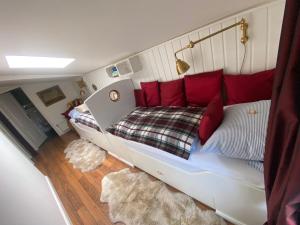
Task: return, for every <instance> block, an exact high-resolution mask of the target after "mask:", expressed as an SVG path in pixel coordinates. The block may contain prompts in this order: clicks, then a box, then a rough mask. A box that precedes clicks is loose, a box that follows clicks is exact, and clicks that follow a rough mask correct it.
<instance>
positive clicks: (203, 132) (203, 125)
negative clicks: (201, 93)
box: [199, 95, 224, 145]
mask: <svg viewBox="0 0 300 225" xmlns="http://www.w3.org/2000/svg"><path fill="white" fill-rule="evenodd" d="M223 115H224V111H223V100H222V97H221V95H217V96H216V97H215V98H214V99H213V100H212V101H211V102H210V103H209V105H208V106H207V109H206V111H205V113H204V115H203V117H202V119H201V121H200V126H199V139H200V142H201V144H202V145H204V144H205V142H206V141H207V140H208V139H209V137H210V136H211V135H212V134H213V133H214V131H215V130H216V129H217V128H218V126H219V125H220V124H221V123H222V120H223Z"/></svg>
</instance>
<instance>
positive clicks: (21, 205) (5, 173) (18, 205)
mask: <svg viewBox="0 0 300 225" xmlns="http://www.w3.org/2000/svg"><path fill="white" fill-rule="evenodd" d="M0 155H1V157H0V183H1V185H0V224H1V225H71V222H70V220H69V217H68V215H67V214H66V212H65V210H64V207H63V206H62V204H61V202H60V200H59V198H58V196H57V194H56V192H55V191H54V189H52V186H51V183H50V182H49V180H48V178H47V177H45V176H44V175H43V174H42V173H41V172H40V171H39V170H38V169H37V168H36V167H35V166H34V165H33V164H32V163H31V162H30V161H29V160H28V159H27V158H26V157H25V156H24V155H23V154H22V153H21V152H20V151H19V150H18V149H17V147H16V145H14V144H13V142H11V141H10V140H9V139H8V138H7V137H6V136H5V135H4V133H3V132H2V131H1V130H0Z"/></svg>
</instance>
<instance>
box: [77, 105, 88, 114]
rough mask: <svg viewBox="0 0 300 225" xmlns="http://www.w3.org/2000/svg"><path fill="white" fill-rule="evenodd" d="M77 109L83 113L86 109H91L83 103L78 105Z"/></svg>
mask: <svg viewBox="0 0 300 225" xmlns="http://www.w3.org/2000/svg"><path fill="white" fill-rule="evenodd" d="M75 109H76V110H77V111H78V112H81V113H84V112H86V111H89V108H88V107H87V105H86V104H84V103H83V104H81V105H79V106H76V107H75Z"/></svg>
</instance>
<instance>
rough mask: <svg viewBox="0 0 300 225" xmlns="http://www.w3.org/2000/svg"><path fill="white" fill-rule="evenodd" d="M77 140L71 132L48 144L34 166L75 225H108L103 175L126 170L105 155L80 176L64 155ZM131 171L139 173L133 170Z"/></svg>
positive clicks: (42, 149) (43, 147)
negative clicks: (47, 179)
mask: <svg viewBox="0 0 300 225" xmlns="http://www.w3.org/2000/svg"><path fill="white" fill-rule="evenodd" d="M77 138H79V136H78V135H77V134H76V133H75V132H73V131H71V132H69V133H67V134H65V135H64V136H62V137H55V138H53V139H51V140H49V141H48V142H46V143H45V144H44V145H43V146H42V147H41V149H40V154H39V155H38V156H37V157H36V158H35V165H36V166H37V167H38V168H39V169H40V171H41V172H42V173H43V174H45V175H47V176H48V177H49V178H50V179H51V181H52V183H53V185H54V187H55V189H56V191H57V193H58V195H59V197H60V199H61V201H62V203H63V205H64V207H65V209H66V211H67V213H68V215H69V217H70V219H71V220H72V222H73V224H74V225H94V224H99V225H100V224H101V225H111V224H112V223H111V222H110V219H109V215H108V205H107V204H106V203H101V202H100V193H101V180H102V178H103V177H104V176H105V175H106V174H108V173H110V172H114V171H118V170H121V169H124V168H127V167H128V166H127V165H126V164H124V163H123V162H121V161H119V160H117V159H115V158H114V157H112V156H110V155H107V158H106V160H105V161H104V163H103V164H102V165H101V166H100V167H99V168H98V169H96V170H95V171H93V172H88V173H81V172H80V171H79V170H76V169H74V168H73V167H72V165H71V164H70V163H68V161H67V160H66V159H65V155H64V152H63V150H64V149H65V147H66V146H67V145H68V143H70V142H71V141H72V140H74V139H77ZM131 170H132V171H134V172H137V171H139V169H136V168H135V169H131ZM171 189H172V188H171ZM173 190H174V189H173ZM196 204H197V206H198V207H200V208H201V209H208V208H207V207H206V206H204V205H202V204H201V203H199V202H196ZM117 224H118V225H121V224H123V223H117Z"/></svg>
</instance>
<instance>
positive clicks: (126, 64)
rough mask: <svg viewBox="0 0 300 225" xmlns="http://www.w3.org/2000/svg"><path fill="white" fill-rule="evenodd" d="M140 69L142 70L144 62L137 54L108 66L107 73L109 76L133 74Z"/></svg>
mask: <svg viewBox="0 0 300 225" xmlns="http://www.w3.org/2000/svg"><path fill="white" fill-rule="evenodd" d="M140 70H142V64H141V62H140V59H139V56H137V55H136V56H133V57H130V58H127V59H125V60H122V61H120V62H117V63H116V64H114V65H110V66H108V67H106V73H107V74H108V76H109V77H119V76H125V75H132V74H134V73H136V72H138V71H140Z"/></svg>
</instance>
